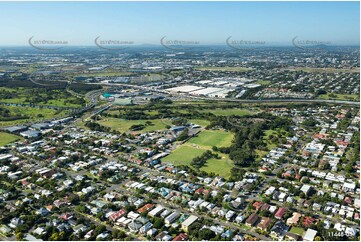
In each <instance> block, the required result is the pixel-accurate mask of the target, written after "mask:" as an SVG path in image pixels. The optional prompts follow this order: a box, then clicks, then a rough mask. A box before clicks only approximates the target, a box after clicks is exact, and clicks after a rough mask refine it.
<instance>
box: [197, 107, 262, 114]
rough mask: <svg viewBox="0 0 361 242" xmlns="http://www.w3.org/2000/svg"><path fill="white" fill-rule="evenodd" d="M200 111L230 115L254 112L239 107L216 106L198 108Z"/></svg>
mask: <svg viewBox="0 0 361 242" xmlns="http://www.w3.org/2000/svg"><path fill="white" fill-rule="evenodd" d="M199 112H201V113H212V114H214V115H217V116H230V115H237V116H247V115H252V114H255V112H253V111H251V110H248V109H240V108H227V109H222V108H216V109H204V110H199Z"/></svg>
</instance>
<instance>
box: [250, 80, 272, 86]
mask: <svg viewBox="0 0 361 242" xmlns="http://www.w3.org/2000/svg"><path fill="white" fill-rule="evenodd" d="M253 83H254V84H260V85H263V86H264V85H268V84H270V83H271V81H265V80H259V81H256V82H253Z"/></svg>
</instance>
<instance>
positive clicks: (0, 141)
mask: <svg viewBox="0 0 361 242" xmlns="http://www.w3.org/2000/svg"><path fill="white" fill-rule="evenodd" d="M20 139H22V138H21V137H20V136H17V135H13V134H8V133H5V132H0V146H4V145H7V144H9V143H11V142H14V141H16V140H20Z"/></svg>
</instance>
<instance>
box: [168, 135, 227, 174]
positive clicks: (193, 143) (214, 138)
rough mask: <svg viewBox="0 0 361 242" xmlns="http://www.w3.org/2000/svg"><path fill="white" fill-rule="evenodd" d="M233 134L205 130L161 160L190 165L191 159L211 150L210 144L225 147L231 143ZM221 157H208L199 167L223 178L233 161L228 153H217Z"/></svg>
mask: <svg viewBox="0 0 361 242" xmlns="http://www.w3.org/2000/svg"><path fill="white" fill-rule="evenodd" d="M232 139H233V134H232V133H230V132H226V131H221V130H205V131H202V132H201V133H200V134H199V135H198V136H197V137H194V138H191V139H190V140H189V141H188V142H186V143H184V144H182V145H181V146H179V147H177V148H176V149H175V150H173V152H172V153H171V154H170V155H168V156H166V157H165V158H163V159H162V161H163V162H170V163H172V164H174V165H186V166H190V165H191V162H192V160H193V159H194V158H195V157H197V156H201V155H202V154H203V153H204V152H205V151H206V150H212V146H217V147H226V146H230V145H231V143H232ZM218 154H219V156H220V157H221V159H215V158H212V159H209V160H208V161H207V163H206V164H205V165H204V166H203V167H202V168H201V169H200V170H202V171H205V172H208V173H212V172H213V173H215V174H218V175H220V176H223V177H225V178H227V177H229V176H230V172H231V169H232V167H233V161H232V160H231V159H229V157H228V155H226V154H221V153H218Z"/></svg>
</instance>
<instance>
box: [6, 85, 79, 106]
mask: <svg viewBox="0 0 361 242" xmlns="http://www.w3.org/2000/svg"><path fill="white" fill-rule="evenodd" d="M33 90H41V89H35V88H23V87H18V88H6V87H0V93H1V92H12V93H16V97H13V98H2V99H1V102H4V103H14V104H29V103H30V102H29V100H27V99H31V98H32V97H34V95H35V94H33V93H32V91H33ZM53 94H54V95H53V96H52V98H53V99H51V100H47V101H45V102H36V103H34V104H35V105H49V106H59V107H70V108H78V107H81V106H82V105H80V104H77V103H71V102H76V101H77V100H78V99H79V98H78V97H74V96H71V94H69V93H67V92H66V91H64V90H59V91H54V93H53ZM36 95H39V96H42V97H46V96H47V93H46V90H41V91H40V93H39V94H36Z"/></svg>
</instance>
